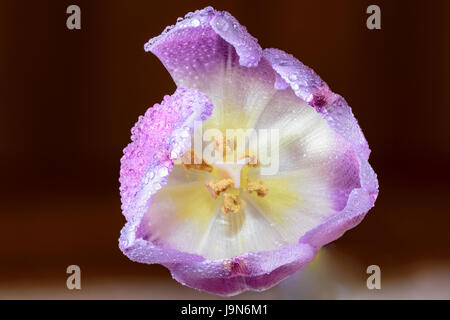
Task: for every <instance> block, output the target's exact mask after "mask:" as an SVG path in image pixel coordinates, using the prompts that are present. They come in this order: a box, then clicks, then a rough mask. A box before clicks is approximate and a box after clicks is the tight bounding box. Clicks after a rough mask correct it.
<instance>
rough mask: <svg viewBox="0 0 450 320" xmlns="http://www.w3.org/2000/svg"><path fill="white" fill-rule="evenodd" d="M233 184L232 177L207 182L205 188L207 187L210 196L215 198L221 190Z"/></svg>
mask: <svg viewBox="0 0 450 320" xmlns="http://www.w3.org/2000/svg"><path fill="white" fill-rule="evenodd" d="M232 186H233V180H232V179H222V180H220V181H217V182H213V181H211V182H208V183H206V188H207V189H208V191H209V193H210V194H211V197H212V198H213V199H216V198H217V197H218V196H219V195H220V194H221V193H222V192H224V191H226V190H227V189H228V188H230V187H232Z"/></svg>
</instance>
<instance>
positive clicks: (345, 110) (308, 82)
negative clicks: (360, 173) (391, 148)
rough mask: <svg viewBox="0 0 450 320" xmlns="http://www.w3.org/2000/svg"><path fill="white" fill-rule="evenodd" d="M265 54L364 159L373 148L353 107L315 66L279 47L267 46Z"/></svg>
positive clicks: (291, 85) (299, 94)
mask: <svg viewBox="0 0 450 320" xmlns="http://www.w3.org/2000/svg"><path fill="white" fill-rule="evenodd" d="M263 56H264V58H266V59H267V60H268V61H269V62H270V63H271V65H272V67H273V69H274V70H275V71H276V72H277V74H278V75H279V76H280V77H281V78H282V79H283V80H284V81H286V82H287V83H288V84H289V85H290V87H291V88H292V90H293V91H294V92H295V94H296V95H297V96H298V97H299V98H301V99H302V100H303V101H305V102H306V103H308V104H309V105H311V106H312V107H314V108H315V109H316V110H317V112H319V113H320V114H321V115H322V117H323V118H324V119H325V120H327V122H328V124H329V125H330V127H332V128H333V129H334V130H335V131H336V132H337V133H338V134H340V135H341V136H343V137H344V138H345V139H346V140H347V141H349V142H350V143H351V145H352V146H353V147H354V148H355V151H356V152H357V153H358V154H360V155H361V156H362V157H363V158H364V159H366V160H367V159H368V158H369V154H370V149H369V146H368V144H367V140H366V138H365V137H364V134H363V132H362V131H361V128H360V127H359V125H358V121H357V120H356V118H355V117H354V115H353V113H352V110H351V108H350V107H349V106H348V104H347V103H346V101H345V100H344V99H343V98H342V97H341V96H339V95H337V94H335V93H333V92H332V91H331V90H330V88H329V87H328V85H327V84H326V83H325V82H324V81H323V80H322V79H321V78H320V77H319V76H318V75H317V74H316V73H315V72H314V70H312V69H311V68H309V67H307V66H305V65H304V64H303V63H301V62H300V61H299V60H297V59H296V58H295V57H294V56H292V55H291V54H288V53H286V52H284V51H282V50H279V49H265V50H264V51H263Z"/></svg>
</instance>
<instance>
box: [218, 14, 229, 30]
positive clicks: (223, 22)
mask: <svg viewBox="0 0 450 320" xmlns="http://www.w3.org/2000/svg"><path fill="white" fill-rule="evenodd" d="M216 26H217V29H219V30H220V31H223V32H226V31H227V30H228V27H229V24H228V21H227V20H225V19H224V18H222V17H217V20H216Z"/></svg>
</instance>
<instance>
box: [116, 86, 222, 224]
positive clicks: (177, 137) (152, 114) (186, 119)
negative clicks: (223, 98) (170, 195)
mask: <svg viewBox="0 0 450 320" xmlns="http://www.w3.org/2000/svg"><path fill="white" fill-rule="evenodd" d="M212 109H213V105H212V103H211V101H210V99H209V98H208V97H207V96H206V95H204V94H203V93H201V92H200V91H198V90H196V89H186V88H178V89H177V90H176V91H175V93H174V94H173V95H172V96H165V97H164V100H163V101H162V103H161V104H155V105H154V106H153V107H152V108H149V109H148V110H147V111H146V113H145V115H144V116H140V117H139V120H138V122H137V123H136V124H135V126H134V127H133V128H132V129H131V133H132V135H131V140H132V142H131V143H130V144H128V146H127V147H125V149H124V151H123V156H122V158H121V160H120V162H121V167H120V178H119V182H120V195H121V200H122V213H123V215H124V216H125V218H126V219H127V220H128V221H130V220H131V219H132V218H138V219H139V218H140V217H141V216H142V214H143V212H144V211H145V209H146V207H147V204H148V203H149V201H150V199H151V196H152V195H153V194H154V193H155V192H156V191H158V190H159V189H161V187H162V186H163V185H165V184H166V182H167V177H168V175H169V173H170V171H171V170H172V168H173V161H174V160H175V159H177V158H178V157H180V156H181V155H182V154H183V153H184V152H185V151H187V150H188V149H189V148H190V147H191V134H192V133H193V131H194V124H195V122H196V121H204V120H206V119H207V118H208V117H210V116H211V114H212Z"/></svg>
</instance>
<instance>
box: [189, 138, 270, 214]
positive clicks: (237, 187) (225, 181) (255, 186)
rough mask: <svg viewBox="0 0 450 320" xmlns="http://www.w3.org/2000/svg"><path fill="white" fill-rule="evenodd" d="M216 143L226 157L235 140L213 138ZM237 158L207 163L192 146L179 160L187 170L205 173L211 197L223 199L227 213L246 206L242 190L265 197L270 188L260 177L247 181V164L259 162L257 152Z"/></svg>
mask: <svg viewBox="0 0 450 320" xmlns="http://www.w3.org/2000/svg"><path fill="white" fill-rule="evenodd" d="M216 145H217V146H218V150H219V149H220V150H223V159H229V157H228V156H229V155H230V154H231V153H232V152H234V151H235V150H236V146H235V144H234V142H233V141H230V140H226V139H224V141H223V142H222V141H220V142H218V141H216ZM222 147H223V149H222ZM238 159H239V160H238V161H237V162H230V161H217V162H215V163H214V164H209V163H207V162H206V161H205V160H204V159H203V158H202V157H201V156H198V155H197V154H195V152H194V150H193V149H191V150H189V151H187V152H186V153H185V154H184V155H183V156H182V157H181V163H182V165H183V167H184V168H185V169H186V170H190V169H193V170H199V171H204V172H206V173H208V182H206V183H205V186H206V188H207V189H208V191H209V194H210V195H211V198H212V199H214V200H216V199H218V198H220V199H222V200H223V206H222V212H223V213H226V214H228V213H237V212H239V211H240V210H241V209H243V208H245V205H246V204H245V201H244V200H242V199H241V191H243V192H247V193H249V194H251V193H255V194H256V195H257V196H259V197H264V196H266V195H267V193H268V192H269V189H268V187H267V186H266V185H265V184H264V182H263V181H262V180H257V181H250V180H249V179H248V177H247V171H248V167H257V166H258V165H259V163H258V160H257V158H256V156H254V155H250V152H249V150H247V151H246V152H245V153H244V154H243V155H241V156H239V157H238ZM211 176H213V177H211ZM211 178H215V179H211ZM217 178H219V179H217Z"/></svg>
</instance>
